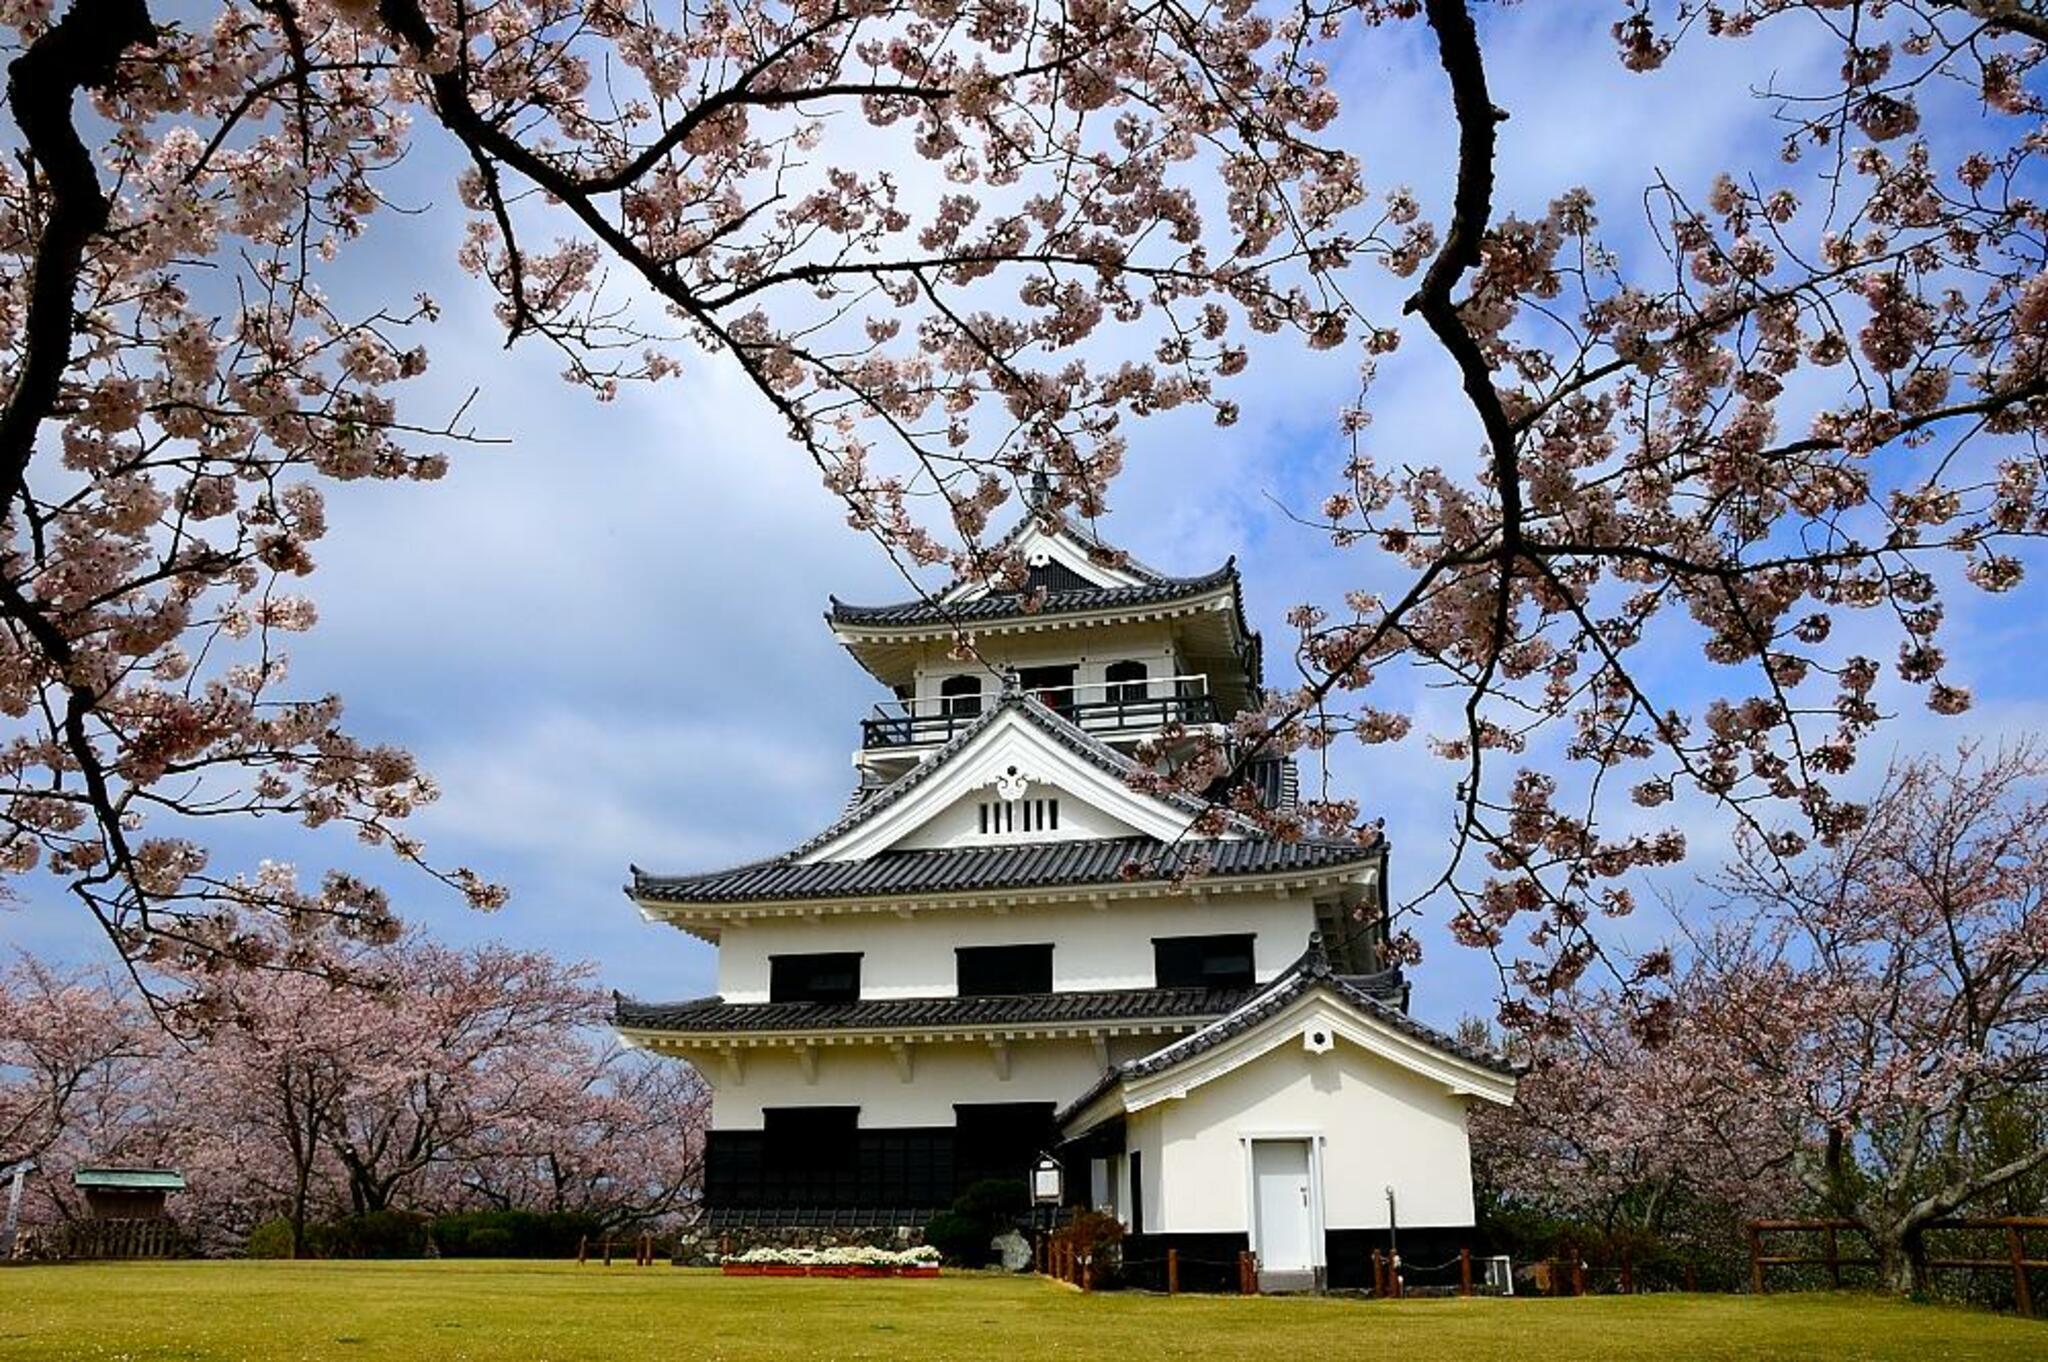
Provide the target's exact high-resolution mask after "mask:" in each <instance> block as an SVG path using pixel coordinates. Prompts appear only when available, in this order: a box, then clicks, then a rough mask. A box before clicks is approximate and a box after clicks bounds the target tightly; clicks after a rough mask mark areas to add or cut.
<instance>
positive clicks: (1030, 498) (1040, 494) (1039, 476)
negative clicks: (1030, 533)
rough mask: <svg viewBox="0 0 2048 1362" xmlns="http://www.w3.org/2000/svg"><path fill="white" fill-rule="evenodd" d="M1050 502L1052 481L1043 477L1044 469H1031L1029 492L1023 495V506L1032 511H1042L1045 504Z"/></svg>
mask: <svg viewBox="0 0 2048 1362" xmlns="http://www.w3.org/2000/svg"><path fill="white" fill-rule="evenodd" d="M1051 500H1052V479H1051V478H1049V477H1047V476H1046V475H1045V469H1044V468H1042V467H1040V468H1034V469H1032V470H1031V490H1030V491H1028V492H1026V493H1025V494H1024V504H1025V505H1027V506H1029V507H1030V508H1031V509H1032V510H1034V511H1042V510H1044V509H1045V505H1046V503H1047V502H1049V501H1051Z"/></svg>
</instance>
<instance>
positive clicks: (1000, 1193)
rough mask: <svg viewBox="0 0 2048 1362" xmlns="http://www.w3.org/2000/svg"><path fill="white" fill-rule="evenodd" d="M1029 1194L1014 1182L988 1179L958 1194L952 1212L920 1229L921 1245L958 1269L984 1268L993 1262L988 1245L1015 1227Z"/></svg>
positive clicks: (933, 1218)
mask: <svg viewBox="0 0 2048 1362" xmlns="http://www.w3.org/2000/svg"><path fill="white" fill-rule="evenodd" d="M1030 1206H1031V1191H1030V1189H1029V1188H1028V1187H1026V1186H1025V1185H1024V1183H1023V1182H1022V1181H1020V1180H1016V1179H1006V1178H988V1179H985V1180H983V1181H981V1182H977V1183H974V1184H973V1185H972V1186H970V1187H968V1188H967V1190H966V1191H964V1192H962V1193H961V1194H960V1197H959V1199H958V1200H956V1201H955V1202H954V1203H953V1208H952V1209H951V1210H948V1211H941V1212H939V1214H937V1215H935V1216H933V1217H932V1219H931V1223H930V1224H928V1225H926V1226H925V1227H924V1241H925V1242H926V1243H927V1244H930V1245H931V1246H932V1247H933V1248H935V1249H937V1250H938V1251H939V1252H940V1253H941V1254H943V1255H945V1258H946V1261H947V1262H950V1263H953V1264H955V1265H957V1266H960V1267H987V1266H988V1265H989V1264H990V1263H992V1262H994V1261H995V1257H996V1254H995V1249H994V1248H992V1247H991V1241H993V1240H994V1239H995V1237H996V1236H997V1235H999V1234H1001V1233H1002V1232H1003V1231H1004V1230H1006V1229H1009V1228H1011V1227H1012V1226H1014V1225H1015V1224H1016V1223H1017V1219H1018V1217H1019V1216H1021V1215H1023V1214H1024V1212H1025V1211H1026V1210H1028V1209H1030Z"/></svg>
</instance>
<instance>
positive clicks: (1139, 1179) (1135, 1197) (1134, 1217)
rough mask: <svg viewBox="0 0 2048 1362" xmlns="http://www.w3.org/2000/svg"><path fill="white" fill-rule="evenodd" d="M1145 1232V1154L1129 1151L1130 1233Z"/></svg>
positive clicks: (1139, 1151) (1138, 1151)
mask: <svg viewBox="0 0 2048 1362" xmlns="http://www.w3.org/2000/svg"><path fill="white" fill-rule="evenodd" d="M1144 1232H1145V1155H1144V1151H1143V1150H1139V1149H1133V1150H1132V1151H1131V1233H1132V1234H1143V1233H1144Z"/></svg>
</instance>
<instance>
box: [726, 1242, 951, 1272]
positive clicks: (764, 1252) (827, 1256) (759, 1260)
mask: <svg viewBox="0 0 2048 1362" xmlns="http://www.w3.org/2000/svg"><path fill="white" fill-rule="evenodd" d="M721 1261H723V1262H728V1263H752V1264H766V1265H770V1266H775V1267H937V1266H938V1265H939V1251H938V1250H937V1249H935V1248H932V1247H931V1246H930V1245H920V1246H919V1247H917V1248H914V1249H904V1250H902V1251H901V1252H897V1251H896V1250H894V1249H885V1248H870V1247H868V1246H867V1245H866V1244H848V1245H845V1246H843V1247H840V1248H823V1249H807V1248H754V1249H748V1250H747V1251H746V1252H745V1253H735V1254H732V1255H731V1256H729V1257H727V1258H724V1259H722V1260H721Z"/></svg>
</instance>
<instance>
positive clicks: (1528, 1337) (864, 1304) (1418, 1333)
mask: <svg viewBox="0 0 2048 1362" xmlns="http://www.w3.org/2000/svg"><path fill="white" fill-rule="evenodd" d="M814 1357H817V1358H877V1359H879V1358H889V1359H909V1360H913V1362H927V1360H928V1359H941V1358H999V1359H1002V1360H1003V1362H1013V1360H1015V1362H1031V1360H1032V1359H1055V1358H1058V1359H1067V1358H1073V1359H1079V1358H1102V1359H1107V1360H1108V1362H1144V1360H1145V1359H1150V1358H1217V1359H1263V1358H1272V1359H1286V1362H1303V1360H1304V1359H1321V1358H1349V1357H1358V1358H1374V1359H1378V1358H1388V1359H1398V1362H1439V1359H1441V1362H1485V1360H1486V1359H1494V1358H1499V1359H1509V1358H1517V1359H1519V1358H1541V1359H1556V1360H1557V1362H1596V1360H1597V1359H1605V1358H1654V1359H1657V1362H1690V1360H1691V1359H1718V1358H1728V1359H1733V1358H1744V1359H1755V1358H1828V1359H1879V1358H1901V1359H1912V1362H1936V1359H1949V1358H1956V1359H1974V1358H2048V1324H2033V1323H2027V1322H2025V1321H2022V1320H2017V1319H2010V1318H2002V1317H1999V1316H1995V1315H1989V1314H1982V1313H1976V1312H1971V1311H1965V1310H1955V1309H1946V1308H1941V1307H1935V1306H1920V1305H1903V1304H1897V1303H1894V1302H1888V1301H1879V1300H1873V1299H1870V1298H1868V1297H1862V1296H1851V1295H1834V1296H1827V1295H1783V1296H1770V1297H1766V1298H1764V1299H1761V1300H1753V1299H1749V1298H1746V1297H1739V1296H1636V1297H1631V1298H1618V1297H1610V1298H1589V1299H1585V1300H1512V1301H1506V1300H1472V1301H1459V1300H1431V1301H1421V1300H1418V1301H1404V1302H1398V1303H1397V1302H1380V1301H1362V1300H1339V1299H1323V1300H1314V1299H1306V1298H1296V1299H1280V1298H1267V1299H1261V1300H1243V1299H1236V1298H1219V1297H1207V1298H1205V1297H1198V1296H1182V1297H1179V1298H1177V1299H1172V1300H1168V1299H1165V1298H1162V1297H1157V1296H1140V1295H1113V1294H1101V1295H1094V1296H1085V1297H1084V1296H1081V1295H1079V1294H1078V1293H1076V1292H1074V1291H1072V1290H1071V1289H1070V1288H1067V1287H1060V1286H1054V1285H1051V1284H1049V1283H1045V1282H1041V1281H1037V1280H1033V1279H1015V1278H1004V1277H994V1276H980V1275H967V1276H959V1277H955V1276H950V1275H949V1276H947V1277H944V1278H941V1279H940V1280H938V1281H936V1282H931V1281H923V1282H919V1281H801V1280H788V1279H731V1280H728V1279H726V1278H722V1277H719V1276H716V1275H714V1274H711V1273H706V1272H685V1271H678V1270H676V1269H674V1268H668V1267H657V1268H639V1269H636V1268H633V1267H628V1266H623V1265H621V1266H617V1267H612V1268H609V1269H607V1268H603V1267H598V1266H594V1265H593V1266H589V1267H584V1268H578V1267H576V1266H575V1265H574V1264H572V1263H476V1262H462V1263H452V1262H442V1263H281V1262H223V1263H164V1264H146V1263H136V1264H107V1265H81V1266H71V1267H28V1268H12V1269H4V1270H0V1359H5V1362H46V1360H49V1362H54V1360H55V1359H64V1362H71V1360H72V1359H103V1360H105V1362H114V1360H116V1359H118V1360H119V1362H172V1359H175V1360H176V1362H231V1360H232V1362H241V1360H242V1359H248V1360H249V1362H272V1359H276V1362H302V1360H304V1362H311V1360H313V1359H320V1360H321V1362H325V1359H359V1360H360V1362H398V1360H399V1359H405V1360H406V1362H410V1360H411V1359H436V1360H437V1362H439V1360H441V1359H448V1360H449V1362H452V1360H453V1359H476V1360H477V1362H483V1359H491V1362H582V1360H583V1359H591V1360H592V1362H596V1359H603V1362H643V1360H644V1362H674V1360H676V1359H696V1358H706V1359H710V1358H717V1359H729V1360H730V1362H751V1359H781V1358H814Z"/></svg>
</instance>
